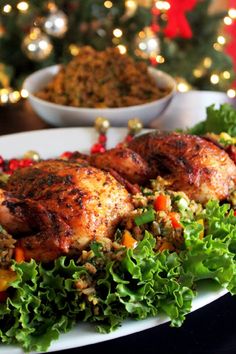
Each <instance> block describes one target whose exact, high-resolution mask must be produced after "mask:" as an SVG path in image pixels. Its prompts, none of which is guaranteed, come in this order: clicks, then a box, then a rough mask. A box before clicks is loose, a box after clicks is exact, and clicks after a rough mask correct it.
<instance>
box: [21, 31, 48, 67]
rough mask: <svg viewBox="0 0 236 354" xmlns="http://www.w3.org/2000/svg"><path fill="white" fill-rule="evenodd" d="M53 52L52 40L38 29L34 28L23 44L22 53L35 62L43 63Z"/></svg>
mask: <svg viewBox="0 0 236 354" xmlns="http://www.w3.org/2000/svg"><path fill="white" fill-rule="evenodd" d="M52 50H53V46H52V43H51V41H50V38H49V37H48V36H47V35H46V34H45V33H42V31H41V30H40V29H39V28H38V27H34V28H32V30H31V31H30V33H29V34H28V35H27V36H26V37H25V38H24V39H23V42H22V51H23V52H24V53H25V55H26V56H27V57H28V58H29V59H30V60H33V61H42V60H44V59H46V58H48V57H49V55H50V54H51V53H52Z"/></svg>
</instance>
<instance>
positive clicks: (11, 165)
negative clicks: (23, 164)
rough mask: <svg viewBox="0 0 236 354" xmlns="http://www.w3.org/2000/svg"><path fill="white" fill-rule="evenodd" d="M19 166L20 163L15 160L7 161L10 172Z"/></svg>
mask: <svg viewBox="0 0 236 354" xmlns="http://www.w3.org/2000/svg"><path fill="white" fill-rule="evenodd" d="M19 166H20V161H19V160H17V159H11V160H10V161H9V165H8V167H9V170H10V171H15V170H16V169H17V168H19Z"/></svg>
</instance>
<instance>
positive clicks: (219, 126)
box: [187, 103, 236, 137]
mask: <svg viewBox="0 0 236 354" xmlns="http://www.w3.org/2000/svg"><path fill="white" fill-rule="evenodd" d="M187 132H188V133H189V134H195V135H204V134H206V133H215V134H220V133H221V132H225V133H228V134H229V135H230V136H232V137H234V136H236V110H235V109H234V108H233V107H232V106H231V105H230V104H227V103H225V104H222V105H220V107H219V109H216V108H215V105H211V106H209V107H208V108H207V117H206V120H205V121H202V122H200V123H198V124H196V125H195V126H193V127H192V128H190V129H188V131H187Z"/></svg>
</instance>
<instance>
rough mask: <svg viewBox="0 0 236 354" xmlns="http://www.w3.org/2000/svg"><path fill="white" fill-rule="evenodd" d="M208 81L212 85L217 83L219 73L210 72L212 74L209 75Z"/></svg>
mask: <svg viewBox="0 0 236 354" xmlns="http://www.w3.org/2000/svg"><path fill="white" fill-rule="evenodd" d="M210 81H211V83H212V84H213V85H217V84H218V83H219V81H220V77H219V75H218V74H212V75H211V76H210Z"/></svg>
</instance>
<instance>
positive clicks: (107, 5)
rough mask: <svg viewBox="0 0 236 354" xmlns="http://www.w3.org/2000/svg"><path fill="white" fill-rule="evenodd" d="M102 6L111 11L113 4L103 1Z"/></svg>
mask: <svg viewBox="0 0 236 354" xmlns="http://www.w3.org/2000/svg"><path fill="white" fill-rule="evenodd" d="M104 6H105V7H106V8H107V9H111V8H112V6H113V3H112V1H104Z"/></svg>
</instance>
